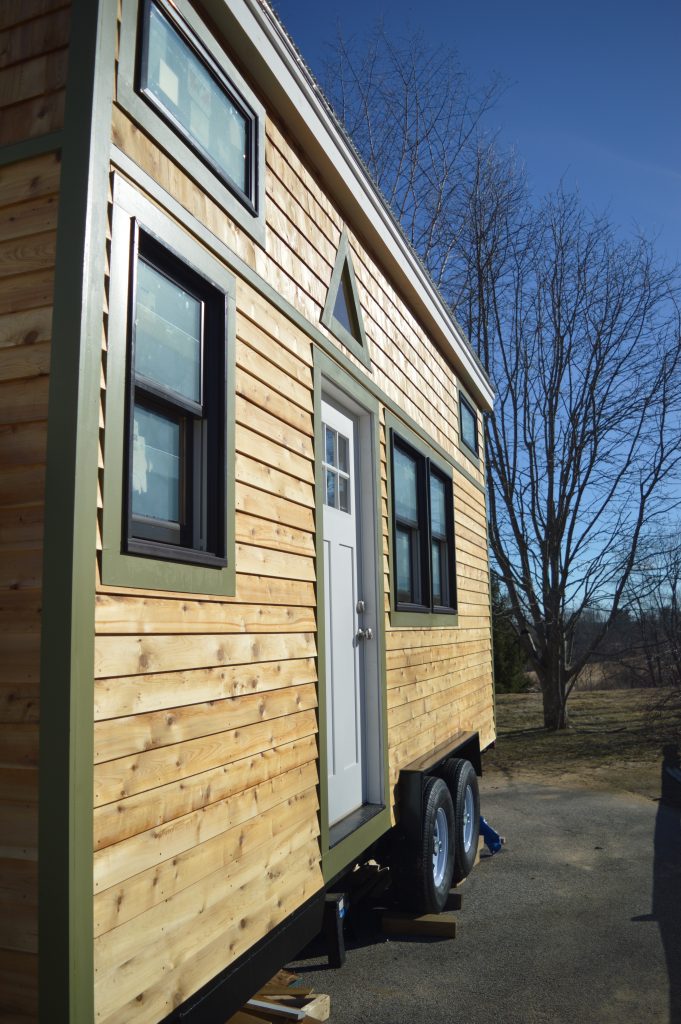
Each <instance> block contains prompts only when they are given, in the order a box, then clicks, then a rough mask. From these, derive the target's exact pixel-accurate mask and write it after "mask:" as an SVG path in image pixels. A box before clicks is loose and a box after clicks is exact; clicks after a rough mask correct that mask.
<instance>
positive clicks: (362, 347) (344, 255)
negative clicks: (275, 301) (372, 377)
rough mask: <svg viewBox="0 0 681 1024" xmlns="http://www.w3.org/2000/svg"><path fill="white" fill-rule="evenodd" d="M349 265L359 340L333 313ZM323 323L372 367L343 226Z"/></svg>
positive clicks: (353, 269) (347, 240) (346, 236)
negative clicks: (344, 272) (344, 273)
mask: <svg viewBox="0 0 681 1024" xmlns="http://www.w3.org/2000/svg"><path fill="white" fill-rule="evenodd" d="M346 267H347V270H348V278H349V280H350V292H351V294H352V302H353V305H354V307H355V316H356V317H357V326H358V328H359V340H357V338H355V337H353V335H352V334H351V333H350V331H349V330H348V329H347V328H346V327H344V326H343V324H342V323H341V322H340V321H339V320H337V319H336V317H335V316H334V315H333V311H334V308H335V305H336V298H337V296H338V289H339V288H340V287H341V284H342V280H343V271H344V270H345V268H346ZM322 323H323V324H324V326H325V327H326V328H327V329H328V330H329V331H330V332H331V334H333V336H334V337H335V338H338V340H339V341H340V342H341V343H342V344H343V345H345V347H346V348H347V349H349V350H350V351H351V352H352V353H353V355H355V356H357V358H358V359H359V361H360V362H361V363H362V364H363V365H364V366H366V368H367V370H370V369H371V359H370V358H369V345H368V343H367V336H366V334H365V332H364V318H363V317H362V307H361V305H360V301H359V292H358V291H357V279H356V278H355V268H354V267H353V265H352V253H351V252H350V240H349V238H348V232H347V230H346V229H345V228H343V234H342V235H341V239H340V242H339V245H338V252H337V253H336V262H335V264H334V267H333V273H332V275H331V283H330V284H329V290H328V292H327V294H326V302H325V304H324V309H323V311H322Z"/></svg>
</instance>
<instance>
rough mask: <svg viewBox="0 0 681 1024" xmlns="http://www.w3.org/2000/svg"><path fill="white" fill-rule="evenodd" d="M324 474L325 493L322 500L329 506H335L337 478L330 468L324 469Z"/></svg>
mask: <svg viewBox="0 0 681 1024" xmlns="http://www.w3.org/2000/svg"><path fill="white" fill-rule="evenodd" d="M324 475H325V476H326V494H325V498H324V501H325V503H326V504H327V505H329V506H330V507H331V508H337V505H336V502H337V493H336V481H337V479H338V478H337V476H336V474H335V473H334V472H333V470H332V469H331V470H330V469H325V470H324Z"/></svg>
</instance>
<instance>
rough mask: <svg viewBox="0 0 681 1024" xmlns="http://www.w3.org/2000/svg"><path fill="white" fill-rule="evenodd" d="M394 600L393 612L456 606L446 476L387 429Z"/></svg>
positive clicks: (449, 491)
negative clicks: (389, 434)
mask: <svg viewBox="0 0 681 1024" xmlns="http://www.w3.org/2000/svg"><path fill="white" fill-rule="evenodd" d="M391 452H392V459H391V477H392V511H393V517H392V527H393V538H392V539H393V559H394V566H393V579H394V604H395V609H396V610H397V611H413V612H433V613H441V612H442V613H448V612H452V613H453V612H454V611H455V610H456V577H455V568H454V513H453V494H452V480H451V476H448V475H447V474H446V473H444V472H443V471H442V470H441V469H440V468H439V466H436V465H435V464H434V463H433V462H432V461H431V460H430V459H429V458H428V457H427V456H426V455H424V454H422V453H421V452H420V451H418V450H417V449H416V448H413V447H412V446H411V445H410V444H408V443H407V442H406V441H405V440H404V439H403V438H402V437H400V436H399V435H398V434H397V433H396V432H395V431H392V432H391Z"/></svg>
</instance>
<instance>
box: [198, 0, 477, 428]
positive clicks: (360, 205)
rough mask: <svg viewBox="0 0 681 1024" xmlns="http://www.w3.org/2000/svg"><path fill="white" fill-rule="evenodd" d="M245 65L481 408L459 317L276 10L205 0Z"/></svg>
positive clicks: (252, 1) (241, 1)
mask: <svg viewBox="0 0 681 1024" xmlns="http://www.w3.org/2000/svg"><path fill="white" fill-rule="evenodd" d="M202 5H203V7H204V8H205V9H206V11H207V12H208V13H209V15H210V16H211V17H212V18H213V20H214V22H215V24H216V25H217V27H218V28H219V29H220V30H221V32H222V34H223V36H224V38H225V39H226V41H227V42H228V44H229V46H230V47H231V48H232V49H233V51H234V53H235V55H236V56H237V57H238V58H239V59H240V61H241V63H242V67H243V70H244V71H245V72H246V73H247V74H248V75H250V77H251V79H252V80H253V83H254V84H255V85H256V87H258V88H259V89H260V90H261V92H262V93H263V95H264V97H265V99H267V100H268V101H269V104H270V106H271V108H272V110H273V112H274V113H275V114H278V115H279V117H280V118H281V120H282V121H283V122H284V124H285V126H286V129H287V131H288V132H290V133H291V135H292V137H293V138H294V139H295V141H296V142H297V143H298V145H299V146H300V147H301V148H302V150H303V152H304V153H305V156H306V158H308V159H309V160H310V161H311V163H312V165H313V166H314V167H315V168H316V169H317V170H318V171H319V173H320V175H321V177H322V179H323V180H324V181H325V182H326V183H327V186H328V188H329V190H330V194H331V197H332V198H333V199H334V200H335V201H337V202H338V204H339V205H340V207H341V208H342V210H343V211H344V214H345V216H346V217H347V219H348V222H349V225H350V227H351V228H352V229H353V230H354V231H355V233H356V234H358V235H361V236H362V237H363V238H364V239H365V240H366V241H367V242H368V243H369V245H370V246H371V247H372V248H373V250H374V252H375V253H376V254H377V256H379V258H380V261H381V263H382V264H383V266H384V268H385V269H386V270H387V271H388V273H389V274H392V275H393V277H394V278H395V280H396V282H397V284H398V290H399V291H400V292H401V293H402V295H403V296H404V297H405V299H406V300H407V302H408V304H409V305H410V307H411V308H412V310H413V311H414V312H415V314H416V315H417V317H418V318H419V319H420V320H421V321H422V322H423V324H424V326H425V327H426V329H427V331H428V332H429V334H430V335H431V337H432V339H433V340H434V341H435V342H436V343H437V344H438V345H439V346H440V348H441V349H442V350H443V351H444V353H445V354H446V355H448V356H449V357H450V358H452V360H453V362H454V364H455V366H456V367H457V369H458V372H459V373H460V375H461V376H462V379H463V383H464V385H465V386H466V387H467V389H468V390H469V391H471V392H472V395H473V396H474V397H475V398H476V399H477V401H478V402H479V404H480V405H481V407H482V408H483V409H485V410H486V411H490V410H491V408H492V402H493V399H494V393H493V391H492V388H491V385H490V383H489V380H488V378H487V375H486V374H485V371H484V370H483V369H482V367H481V365H480V363H479V362H478V360H477V359H476V357H475V355H474V353H473V351H472V349H471V348H470V346H469V344H468V342H467V341H466V340H465V338H464V336H463V333H462V332H461V329H460V327H459V325H458V324H457V323H456V321H455V320H454V318H453V317H452V315H451V313H450V312H449V310H448V309H447V307H446V306H445V304H444V302H443V300H442V297H441V296H440V294H439V292H438V291H437V289H436V288H435V285H434V284H433V282H432V281H431V279H430V277H429V275H428V274H427V273H426V271H425V269H424V268H423V266H422V265H421V263H420V262H419V260H418V259H417V258H416V257H415V255H414V253H413V252H412V250H411V249H410V247H409V245H408V244H407V243H406V241H405V240H404V238H403V236H402V233H401V231H400V229H399V228H398V226H397V225H396V223H395V221H394V219H393V217H392V214H391V213H390V211H389V210H388V208H387V206H386V204H385V201H384V200H383V198H382V196H381V195H380V193H379V192H378V190H377V189H376V187H375V186H374V184H373V182H371V180H370V178H369V176H368V175H367V174H366V172H365V170H364V168H363V167H362V165H361V163H360V162H359V160H358V159H357V157H356V155H355V153H354V151H353V149H352V147H351V146H350V145H349V144H348V141H347V139H346V138H345V136H344V134H343V133H342V132H341V131H339V130H338V127H337V125H336V123H335V120H334V118H333V117H332V115H331V114H330V112H329V110H328V109H327V108H326V106H325V104H324V102H323V101H322V100H321V98H320V97H319V95H318V93H317V89H316V87H315V84H314V82H313V80H312V78H311V76H310V74H309V72H308V71H307V68H306V67H305V65H304V64H303V62H302V61H301V59H300V57H299V55H298V53H297V52H296V50H295V48H294V47H293V46H292V45H291V42H290V40H289V39H288V37H287V36H286V34H285V32H284V31H283V30H282V28H281V26H280V25H279V22H278V21H277V19H276V17H274V16H273V15H271V14H270V12H269V11H268V10H267V9H265V8H264V7H263V6H261V4H260V3H259V2H258V0H202Z"/></svg>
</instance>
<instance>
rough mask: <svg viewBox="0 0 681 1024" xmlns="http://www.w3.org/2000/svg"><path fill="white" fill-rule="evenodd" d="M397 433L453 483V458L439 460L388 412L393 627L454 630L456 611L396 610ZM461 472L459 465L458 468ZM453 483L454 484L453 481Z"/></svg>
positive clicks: (436, 452) (389, 536) (391, 614)
mask: <svg viewBox="0 0 681 1024" xmlns="http://www.w3.org/2000/svg"><path fill="white" fill-rule="evenodd" d="M391 430H394V431H395V433H396V434H399V436H400V437H403V438H404V440H405V441H407V442H408V444H410V445H411V446H412V448H415V449H416V451H417V452H418V453H419V454H420V455H423V456H424V458H426V459H430V461H431V462H432V463H433V465H434V466H435V467H436V468H437V469H439V470H440V472H441V473H442V474H443V476H446V477H447V478H448V479H450V480H452V462H451V460H450V459H447V460H444V459H442V458H441V457H440V454H439V452H438V451H437V450H436V449H435V448H434V447H432V445H431V444H430V443H428V442H427V441H424V439H423V437H422V436H421V434H417V433H415V432H414V431H413V430H412V429H411V428H410V427H409V426H408V425H407V424H406V423H405V422H404V420H402V419H399V418H398V417H397V416H395V415H393V413H391V412H389V411H388V410H387V409H386V413H385V452H386V467H387V477H388V479H387V484H388V565H389V567H390V625H391V626H393V628H394V627H402V626H417V627H419V628H420V629H428V628H430V627H432V626H445V627H449V628H450V629H455V628H456V626H458V624H459V616H458V613H457V612H447V613H445V612H442V613H439V614H438V613H433V612H412V611H408V612H406V611H405V612H400V611H395V603H396V602H395V573H394V571H393V566H394V564H395V563H394V556H393V500H392V465H391V459H390V431H391ZM456 468H457V469H459V467H458V465H457V466H456ZM452 482H453V481H452ZM454 555H455V557H454V568H455V571H456V523H454Z"/></svg>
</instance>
